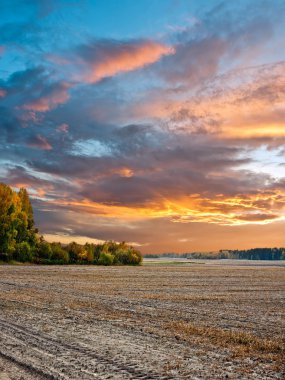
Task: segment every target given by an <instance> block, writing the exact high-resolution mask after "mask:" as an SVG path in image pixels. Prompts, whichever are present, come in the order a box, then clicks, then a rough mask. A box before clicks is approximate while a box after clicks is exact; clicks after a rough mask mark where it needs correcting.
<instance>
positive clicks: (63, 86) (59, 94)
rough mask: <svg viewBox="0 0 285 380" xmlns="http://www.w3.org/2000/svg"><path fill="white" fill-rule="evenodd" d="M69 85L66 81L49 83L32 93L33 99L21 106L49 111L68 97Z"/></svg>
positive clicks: (26, 108) (25, 108) (39, 110)
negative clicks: (36, 92)
mask: <svg viewBox="0 0 285 380" xmlns="http://www.w3.org/2000/svg"><path fill="white" fill-rule="evenodd" d="M70 87H71V85H70V84H69V83H66V82H58V83H53V84H50V85H49V86H47V87H45V88H43V89H42V91H40V92H39V93H38V94H33V98H34V99H31V100H30V101H29V102H27V103H24V104H23V105H22V106H21V108H22V109H24V110H28V111H36V112H46V111H49V110H51V109H53V108H55V107H57V106H58V105H60V104H63V103H65V102H66V101H67V100H68V99H69V94H68V89H69V88H70Z"/></svg>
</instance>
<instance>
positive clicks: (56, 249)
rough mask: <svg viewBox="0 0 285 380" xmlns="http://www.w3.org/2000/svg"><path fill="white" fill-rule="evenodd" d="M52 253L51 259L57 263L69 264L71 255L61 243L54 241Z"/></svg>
mask: <svg viewBox="0 0 285 380" xmlns="http://www.w3.org/2000/svg"><path fill="white" fill-rule="evenodd" d="M50 246H51V250H52V255H51V260H52V261H54V263H55V264H68V262H69V255H68V252H66V251H65V250H64V249H63V248H62V247H61V244H60V243H52V244H51V245H50Z"/></svg>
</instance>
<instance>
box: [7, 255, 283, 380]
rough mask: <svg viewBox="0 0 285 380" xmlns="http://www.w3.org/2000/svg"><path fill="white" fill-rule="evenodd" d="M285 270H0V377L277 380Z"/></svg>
mask: <svg viewBox="0 0 285 380" xmlns="http://www.w3.org/2000/svg"><path fill="white" fill-rule="evenodd" d="M284 336H285V268H284V267H278V266H274V267H272V266H271V267H267V266H245V265H240V266H239V265H226V264H225V263H221V264H220V265H217V264H215V265H211V264H206V265H205V264H193V265H191V264H190V265H182V266H177V265H176V266H161V265H159V266H155V265H154V266H142V267H109V268H108V267H106V268H105V267H91V266H89V267H87V266H68V267H67V266H65V267H59V266H49V267H48V266H45V267H43V266H0V380H12V379H13V380H20V379H21V380H34V379H62V380H67V379H74V380H75V379H76V380H85V379H86V380H89V379H116V380H120V379H161V380H163V379H165V380H166V379H211V380H212V379H253V380H254V379H256V380H257V379H258V380H260V379H284V378H285V370H284V357H285V355H284V353H285V351H284Z"/></svg>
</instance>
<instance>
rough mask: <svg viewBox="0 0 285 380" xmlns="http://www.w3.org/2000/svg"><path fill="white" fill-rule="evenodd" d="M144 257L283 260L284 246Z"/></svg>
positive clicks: (148, 256) (284, 254) (148, 255)
mask: <svg viewBox="0 0 285 380" xmlns="http://www.w3.org/2000/svg"><path fill="white" fill-rule="evenodd" d="M144 257H145V258H153V259H154V258H159V257H169V258H184V259H207V260H215V259H237V260H242V259H243V260H285V248H252V249H246V250H238V249H235V250H222V249H221V250H220V251H218V252H191V253H181V254H179V253H162V254H145V255H144Z"/></svg>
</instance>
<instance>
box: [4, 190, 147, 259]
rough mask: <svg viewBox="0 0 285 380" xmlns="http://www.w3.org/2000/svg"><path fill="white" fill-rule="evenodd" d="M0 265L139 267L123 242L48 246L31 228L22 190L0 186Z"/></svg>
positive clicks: (28, 206)
mask: <svg viewBox="0 0 285 380" xmlns="http://www.w3.org/2000/svg"><path fill="white" fill-rule="evenodd" d="M0 261H2V262H12V261H19V262H29V263H35V264H95V265H139V264H140V263H141V262H142V254H141V253H140V251H138V250H137V249H135V248H134V247H132V246H130V245H128V244H126V243H125V242H122V243H116V242H114V241H107V242H104V243H102V244H90V243H86V244H84V245H82V244H78V243H75V242H72V243H70V244H68V245H62V244H61V243H49V242H47V241H45V240H44V238H43V236H41V235H40V234H39V231H38V229H37V228H36V227H35V223H34V215H33V208H32V204H31V201H30V198H29V194H28V192H27V190H26V189H24V188H21V189H20V190H19V192H16V191H14V190H12V189H11V187H9V186H8V185H5V184H3V183H0Z"/></svg>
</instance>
